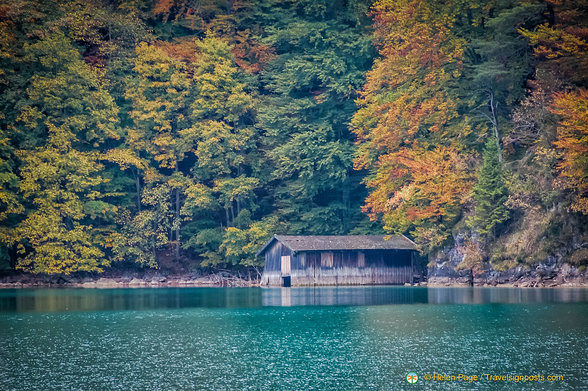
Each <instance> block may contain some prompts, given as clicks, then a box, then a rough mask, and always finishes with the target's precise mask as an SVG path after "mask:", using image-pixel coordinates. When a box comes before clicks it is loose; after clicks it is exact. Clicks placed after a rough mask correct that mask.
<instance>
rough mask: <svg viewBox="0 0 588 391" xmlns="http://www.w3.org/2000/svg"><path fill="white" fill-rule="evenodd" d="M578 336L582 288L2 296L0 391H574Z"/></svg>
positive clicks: (584, 343) (587, 382) (581, 359)
mask: <svg viewBox="0 0 588 391" xmlns="http://www.w3.org/2000/svg"><path fill="white" fill-rule="evenodd" d="M587 332H588V289H582V288H577V289H576V288H569V289H568V288H559V289H524V288H522V289H519V288H421V287H338V288H335V287H323V288H274V289H261V288H151V289H149V288H145V289H104V290H100V289H21V290H17V289H6V290H0V338H1V341H2V343H1V344H0V370H1V371H2V376H0V389H1V390H37V389H39V390H203V389H210V390H411V389H415V390H416V389H432V390H447V389H449V390H452V389H455V390H462V389H463V390H471V389H477V390H494V389H497V390H504V389H506V390H519V389H550V390H552V389H558V390H565V389H569V390H580V389H588V364H587V359H586V358H587V353H588V333H587ZM410 372H414V373H415V374H416V375H417V376H418V380H416V378H411V379H415V380H416V383H414V384H410V383H408V382H407V380H406V377H407V374H408V373H410ZM411 381H412V380H411Z"/></svg>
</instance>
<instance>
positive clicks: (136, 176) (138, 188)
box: [135, 169, 141, 212]
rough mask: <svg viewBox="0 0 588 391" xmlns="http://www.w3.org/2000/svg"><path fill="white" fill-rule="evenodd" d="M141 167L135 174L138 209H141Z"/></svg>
mask: <svg viewBox="0 0 588 391" xmlns="http://www.w3.org/2000/svg"><path fill="white" fill-rule="evenodd" d="M139 173H140V171H139V169H137V171H136V174H135V187H136V189H137V211H139V212H140V211H141V177H140V176H139Z"/></svg>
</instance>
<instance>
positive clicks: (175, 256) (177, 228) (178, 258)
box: [174, 162, 180, 261]
mask: <svg viewBox="0 0 588 391" xmlns="http://www.w3.org/2000/svg"><path fill="white" fill-rule="evenodd" d="M175 172H178V163H177V162H176V168H175ZM175 225H176V248H175V251H174V258H175V260H176V261H179V260H180V189H179V188H176V221H175Z"/></svg>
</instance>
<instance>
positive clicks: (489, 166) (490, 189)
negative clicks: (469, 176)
mask: <svg viewBox="0 0 588 391" xmlns="http://www.w3.org/2000/svg"><path fill="white" fill-rule="evenodd" d="M498 154H499V151H498V146H497V145H496V142H495V141H494V140H488V142H487V143H486V146H485V148H484V154H483V162H482V167H481V168H480V172H479V174H478V182H477V183H476V184H475V185H474V189H473V198H474V201H475V204H476V206H475V209H474V213H475V214H474V216H473V217H472V218H470V219H469V221H468V223H469V225H470V227H472V228H474V229H475V230H476V231H477V232H478V233H479V234H481V235H490V236H495V233H496V227H498V226H499V225H500V224H501V223H503V222H505V221H506V220H508V218H509V215H510V213H509V210H508V208H507V207H506V205H505V202H506V200H507V197H508V189H507V188H506V185H505V183H504V174H503V172H502V164H501V163H500V161H499V159H498Z"/></svg>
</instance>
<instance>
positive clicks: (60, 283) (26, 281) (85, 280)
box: [0, 271, 260, 289]
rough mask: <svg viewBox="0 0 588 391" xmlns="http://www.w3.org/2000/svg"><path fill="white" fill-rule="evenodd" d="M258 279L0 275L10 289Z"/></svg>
mask: <svg viewBox="0 0 588 391" xmlns="http://www.w3.org/2000/svg"><path fill="white" fill-rule="evenodd" d="M259 281H260V280H259V279H248V278H243V277H240V276H236V275H233V274H230V273H226V272H219V273H210V274H205V275H202V274H199V273H180V274H168V273H160V272H151V271H148V272H145V273H139V272H135V273H104V274H102V275H98V276H97V275H74V276H47V275H34V274H29V273H18V272H10V273H5V274H3V275H0V289H10V288H103V289H104V288H149V287H152V288H157V287H161V288H172V287H251V286H259Z"/></svg>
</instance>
